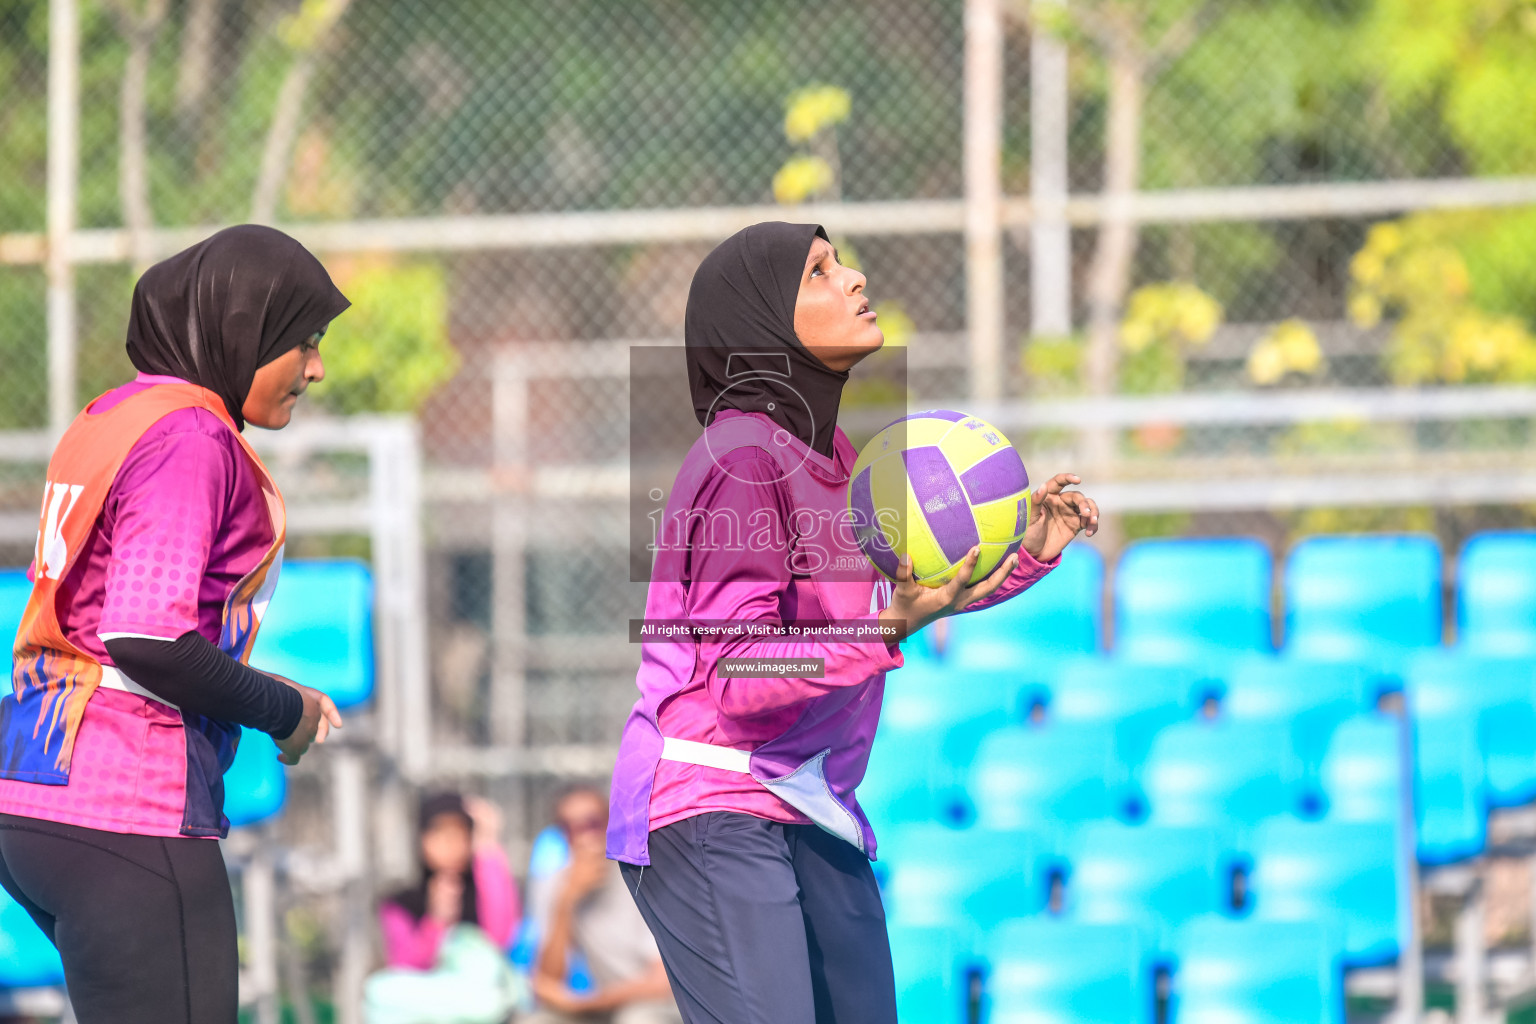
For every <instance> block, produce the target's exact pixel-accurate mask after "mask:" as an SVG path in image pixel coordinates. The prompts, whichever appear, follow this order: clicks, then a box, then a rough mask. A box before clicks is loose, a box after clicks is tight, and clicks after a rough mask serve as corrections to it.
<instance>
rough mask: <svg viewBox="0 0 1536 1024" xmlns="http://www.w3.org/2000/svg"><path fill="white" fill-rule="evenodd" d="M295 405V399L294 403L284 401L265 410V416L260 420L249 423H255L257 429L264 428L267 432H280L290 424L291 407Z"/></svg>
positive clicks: (291, 416)
mask: <svg viewBox="0 0 1536 1024" xmlns="http://www.w3.org/2000/svg"><path fill="white" fill-rule="evenodd" d="M296 403H297V399H296V398H295V400H294V401H289V400H287V399H284V400H283V401H281V402H279V403H278V404H277V405H275V406H273V407H272V408H270V409H268V410H266V413H265V415H263V416H262V418H261V419H259V420H252V421H251V422H252V423H255V424H256V425H257V426H258V427H264V428H265V429H267V430H282V429H283V428H284V427H286V426H287V425H288V424H289V423H290V422H292V420H293V407H294V405H295V404H296Z"/></svg>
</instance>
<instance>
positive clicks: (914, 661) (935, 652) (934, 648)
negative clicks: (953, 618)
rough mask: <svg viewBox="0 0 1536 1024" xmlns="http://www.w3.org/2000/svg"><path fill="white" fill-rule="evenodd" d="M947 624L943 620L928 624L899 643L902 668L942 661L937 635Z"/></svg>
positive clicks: (945, 628) (947, 626)
mask: <svg viewBox="0 0 1536 1024" xmlns="http://www.w3.org/2000/svg"><path fill="white" fill-rule="evenodd" d="M948 628H949V624H948V623H947V622H945V621H944V620H943V619H939V620H937V621H934V622H930V623H929V624H928V625H926V626H924V627H923V628H922V629H920V630H918V631H917V632H916V633H913V634H912V635H911V636H909V637H907V638H906V639H905V640H903V641H902V642H901V660H902V666H903V667H904V668H913V667H916V666H918V665H923V664H928V663H930V662H932V663H938V662H940V661H942V660H943V653H942V652H941V651H940V650H939V634H940V632H941V631H943V630H947V629H948Z"/></svg>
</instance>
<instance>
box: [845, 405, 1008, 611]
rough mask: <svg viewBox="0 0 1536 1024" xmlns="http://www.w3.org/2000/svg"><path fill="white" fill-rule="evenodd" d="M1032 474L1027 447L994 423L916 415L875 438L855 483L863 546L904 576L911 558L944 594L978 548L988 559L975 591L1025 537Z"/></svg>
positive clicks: (919, 576)
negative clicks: (905, 559)
mask: <svg viewBox="0 0 1536 1024" xmlns="http://www.w3.org/2000/svg"><path fill="white" fill-rule="evenodd" d="M1029 502H1030V497H1029V473H1028V472H1027V471H1026V470H1025V469H1024V459H1023V458H1022V457H1021V456H1020V455H1019V452H1018V449H1016V448H1014V446H1013V445H1012V444H1011V443H1009V441H1008V438H1006V437H1004V436H1003V432H1002V431H1001V430H998V429H997V428H996V427H994V426H992V424H990V423H988V422H987V421H986V420H983V419H978V418H977V417H975V416H969V415H966V414H965V413H961V412H952V411H950V410H947V409H933V410H929V411H927V412H919V413H913V414H912V415H911V416H906V417H903V418H902V419H899V420H897V421H896V422H894V423H891V424H889V425H887V426H886V427H885V428H884V429H883V430H881V431H880V432H879V433H878V434H876V435H875V436H874V437H873V438H871V439H870V441H869V443H868V444H867V445H865V446H864V450H863V451H862V452H861V453H860V454H859V460H858V462H856V463H854V467H853V475H852V478H851V480H850V482H849V485H848V509H849V512H850V513H851V514H852V519H853V524H854V530H855V533H856V535H857V537H858V541H859V547H860V548H861V549H862V550H863V552H864V554H865V555H867V556H868V557H869V560H870V562H872V563H873V564H874V566H875V568H876V569H878V570H880V572H881V573H883V574H884V575H885V576H886V577H887V578H889V579H892V580H894V579H895V578H896V567H897V562H898V560H899V559H900V558H901V556H902V555H911V556H912V578H913V579H915V580H916V581H917V582H919V583H921V584H923V585H924V586H929V587H939V586H943V585H944V584H945V583H948V582H949V581H950V580H951V579H953V578H954V575H955V573H956V571H958V569H959V567H960V563H961V562H963V561H964V560H965V556H966V555H967V554H968V553H969V552H970V550H971V548H973V547H975V546H976V545H978V544H979V545H981V555H980V557H979V558H977V560H976V568H975V570H974V571H973V572H972V574H971V578H970V580H968V581H967V583H968V584H974V583H976V582H977V581H978V580H982V579H985V578H986V577H987V576H988V574H990V573H991V572H992V570H993V569H995V568H996V567H997V566H998V564H999V563H1001V562H1002V561H1003V560H1004V559H1005V558H1007V557H1008V556H1009V555H1011V554H1012V553H1013V552H1014V551H1015V550H1016V549H1017V548H1018V546H1019V542H1020V541H1021V540H1022V539H1023V537H1024V528H1025V527H1026V526H1028V525H1029V516H1030V504H1029Z"/></svg>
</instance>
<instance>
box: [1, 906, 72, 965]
mask: <svg viewBox="0 0 1536 1024" xmlns="http://www.w3.org/2000/svg"><path fill="white" fill-rule="evenodd" d="M63 983H64V965H63V964H62V963H61V962H60V961H59V951H58V950H57V949H54V948H53V943H51V942H49V941H48V936H46V935H44V934H43V931H42V929H41V928H39V927H38V926H37V924H36V922H34V921H33V920H32V917H31V915H29V914H28V913H27V912H26V911H25V910H24V909H22V906H21V904H20V903H17V902H16V901H15V900H13V899H11V897H10V894H9V893H7V892H6V891H5V890H3V889H0V988H41V987H43V986H48V985H61V984H63Z"/></svg>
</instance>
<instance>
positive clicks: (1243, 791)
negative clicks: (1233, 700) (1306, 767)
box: [1141, 720, 1298, 827]
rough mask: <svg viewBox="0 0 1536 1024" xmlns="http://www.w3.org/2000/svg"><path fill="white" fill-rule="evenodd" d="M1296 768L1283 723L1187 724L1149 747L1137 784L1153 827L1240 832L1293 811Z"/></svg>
mask: <svg viewBox="0 0 1536 1024" xmlns="http://www.w3.org/2000/svg"><path fill="white" fill-rule="evenodd" d="M1297 774H1298V773H1297V768H1296V764H1295V760H1294V757H1293V756H1292V754H1291V750H1290V736H1289V733H1288V730H1287V728H1286V726H1285V725H1284V724H1283V723H1276V722H1233V721H1222V720H1217V721H1191V722H1179V723H1177V724H1175V725H1170V726H1168V727H1167V728H1166V729H1164V730H1163V731H1162V732H1160V733H1159V734H1158V735H1157V738H1156V739H1154V740H1153V741H1152V749H1151V751H1150V752H1148V754H1147V761H1146V764H1144V765H1143V766H1142V770H1141V784H1142V788H1143V790H1144V791H1145V793H1146V799H1147V803H1148V822H1149V823H1150V824H1154V825H1201V826H1207V827H1222V826H1225V825H1246V824H1251V823H1253V822H1256V821H1258V820H1259V819H1261V818H1265V817H1268V816H1270V815H1272V814H1282V813H1285V812H1287V811H1289V810H1291V804H1292V801H1293V795H1292V786H1293V784H1294V783H1295V782H1296V781H1297Z"/></svg>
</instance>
